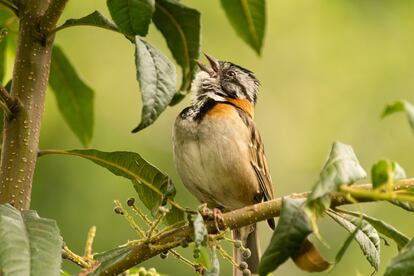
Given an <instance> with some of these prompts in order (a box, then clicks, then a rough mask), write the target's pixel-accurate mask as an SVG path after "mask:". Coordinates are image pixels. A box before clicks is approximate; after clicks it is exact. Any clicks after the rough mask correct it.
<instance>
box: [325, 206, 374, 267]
mask: <svg viewBox="0 0 414 276" xmlns="http://www.w3.org/2000/svg"><path fill="white" fill-rule="evenodd" d="M327 213H328V215H329V216H330V217H331V218H332V219H333V220H335V221H336V222H337V223H338V224H339V225H341V226H342V227H344V228H345V229H346V230H347V231H348V232H349V233H352V232H354V231H355V229H356V228H357V227H361V230H358V232H357V233H356V235H355V240H356V242H357V243H358V244H359V247H360V248H361V250H362V252H363V253H364V255H365V257H366V258H367V260H368V262H369V263H370V264H371V265H372V266H373V267H374V269H375V270H376V271H378V268H379V263H380V237H379V235H378V232H377V230H375V228H374V227H372V225H371V224H369V223H368V222H366V221H365V220H361V219H360V218H356V217H353V216H349V215H346V214H343V213H338V212H335V211H333V210H328V211H327Z"/></svg>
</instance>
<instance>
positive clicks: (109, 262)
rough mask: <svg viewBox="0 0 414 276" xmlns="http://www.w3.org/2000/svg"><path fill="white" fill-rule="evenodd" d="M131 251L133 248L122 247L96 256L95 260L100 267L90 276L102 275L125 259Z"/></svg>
mask: <svg viewBox="0 0 414 276" xmlns="http://www.w3.org/2000/svg"><path fill="white" fill-rule="evenodd" d="M131 251H132V247H131V246H121V247H116V248H113V249H111V250H108V251H105V252H102V253H98V254H95V255H94V256H93V258H94V260H97V261H98V262H99V266H98V267H97V269H96V270H94V271H93V272H92V273H90V274H88V275H90V276H93V275H101V273H103V272H104V271H105V270H106V269H108V268H109V267H112V266H113V265H115V264H116V263H117V262H119V261H120V260H122V259H124V258H125V257H126V256H127V255H128V254H129V253H130V252H131Z"/></svg>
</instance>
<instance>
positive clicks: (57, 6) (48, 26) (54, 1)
mask: <svg viewBox="0 0 414 276" xmlns="http://www.w3.org/2000/svg"><path fill="white" fill-rule="evenodd" d="M67 1H68V0H51V2H50V4H49V6H48V8H47V10H46V12H45V13H44V15H43V18H42V21H41V23H40V31H41V32H46V33H48V34H49V33H50V32H51V30H53V29H54V28H55V27H56V23H57V21H58V19H59V17H60V15H61V14H62V12H63V9H64V8H65V5H66V3H67Z"/></svg>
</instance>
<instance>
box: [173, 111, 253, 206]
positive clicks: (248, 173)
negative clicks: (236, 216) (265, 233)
mask: <svg viewBox="0 0 414 276" xmlns="http://www.w3.org/2000/svg"><path fill="white" fill-rule="evenodd" d="M233 118H234V119H233V120H227V119H222V118H220V119H217V120H203V121H202V122H201V123H197V122H194V121H192V120H190V119H184V120H181V121H180V120H177V122H176V124H175V126H174V131H173V144H174V158H175V163H176V167H177V170H178V173H179V175H180V177H181V179H182V181H183V183H184V185H185V186H186V187H187V189H189V190H190V192H191V193H192V194H193V195H194V196H196V197H197V198H198V199H199V200H200V201H201V202H205V203H207V204H208V205H209V206H210V207H223V208H224V209H227V210H232V209H236V208H240V207H243V206H245V205H248V204H252V203H254V202H255V196H256V195H257V194H258V193H259V184H258V181H257V177H256V175H255V172H254V170H253V168H252V166H251V164H250V148H249V143H250V133H249V131H248V129H247V128H246V127H245V126H244V125H243V122H242V121H241V119H240V118H239V117H238V116H234V117H233ZM237 126H239V127H237Z"/></svg>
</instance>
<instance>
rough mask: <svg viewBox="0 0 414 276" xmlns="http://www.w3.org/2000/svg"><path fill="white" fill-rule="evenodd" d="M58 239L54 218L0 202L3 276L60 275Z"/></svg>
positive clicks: (0, 269) (0, 243) (0, 256)
mask: <svg viewBox="0 0 414 276" xmlns="http://www.w3.org/2000/svg"><path fill="white" fill-rule="evenodd" d="M61 250H62V240H61V238H60V234H59V229H58V227H57V225H56V222H55V221H54V220H50V219H45V218H40V217H39V216H38V215H37V213H36V212H35V211H31V210H27V211H22V212H20V211H18V210H17V209H15V208H14V207H12V206H11V205H9V204H6V205H0V271H1V272H3V275H4V276H7V275H32V276H37V275H60V264H61V259H62V258H61V253H62V251H61Z"/></svg>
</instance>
